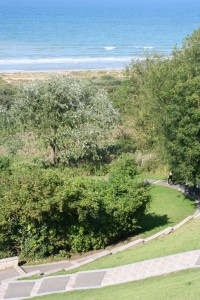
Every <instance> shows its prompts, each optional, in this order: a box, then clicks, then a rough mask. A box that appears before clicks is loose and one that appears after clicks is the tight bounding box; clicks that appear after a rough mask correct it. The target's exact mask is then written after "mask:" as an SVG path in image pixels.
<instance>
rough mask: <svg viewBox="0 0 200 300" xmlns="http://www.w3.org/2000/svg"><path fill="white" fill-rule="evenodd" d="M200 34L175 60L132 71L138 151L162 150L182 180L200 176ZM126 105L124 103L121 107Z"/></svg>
mask: <svg viewBox="0 0 200 300" xmlns="http://www.w3.org/2000/svg"><path fill="white" fill-rule="evenodd" d="M199 47H200V29H198V30H196V31H195V32H194V33H193V34H192V36H190V37H187V39H186V40H185V42H184V43H183V46H182V48H181V49H176V48H175V49H174V51H173V53H172V56H171V58H170V59H166V58H164V57H162V56H159V55H157V54H154V55H153V56H150V57H147V59H146V60H144V61H141V62H138V63H134V62H133V63H131V64H130V65H129V66H128V68H127V81H126V86H125V87H123V90H121V91H122V93H123V91H124V97H125V99H127V101H128V103H129V106H130V105H132V110H130V111H129V114H131V116H132V118H133V121H132V126H133V128H134V129H135V131H136V133H137V134H136V139H135V142H136V147H137V149H140V150H142V149H146V150H147V149H148V150H153V151H156V152H157V153H158V154H159V156H160V157H162V160H163V162H165V161H168V163H169V165H170V168H171V169H173V172H174V174H175V173H176V176H177V180H178V181H179V182H182V183H185V182H186V181H187V182H192V183H193V184H194V183H195V181H196V180H197V178H198V177H199V176H200V101H199V99H200V85H199V80H200V60H199ZM121 105H122V103H121Z"/></svg>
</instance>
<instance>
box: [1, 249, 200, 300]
mask: <svg viewBox="0 0 200 300" xmlns="http://www.w3.org/2000/svg"><path fill="white" fill-rule="evenodd" d="M197 267H198V268H199V267H200V250H195V251H189V252H185V253H180V254H176V255H170V256H166V257H161V258H156V259H151V260H146V261H142V262H137V263H133V264H128V265H124V266H120V267H116V268H110V269H104V270H95V271H87V272H80V273H77V274H72V275H62V276H55V277H46V278H42V279H38V280H32V281H30V280H27V281H18V282H17V281H9V282H5V281H4V282H2V284H1V287H0V299H22V298H24V297H25V298H29V297H33V296H41V295H45V294H50V293H56V292H66V291H73V290H79V289H91V288H99V287H104V286H108V285H115V284H119V283H125V282H129V281H136V280H140V279H145V278H149V277H153V276H158V275H163V274H168V273H171V272H175V271H180V270H186V269H190V268H197Z"/></svg>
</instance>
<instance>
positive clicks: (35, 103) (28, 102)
mask: <svg viewBox="0 0 200 300" xmlns="http://www.w3.org/2000/svg"><path fill="white" fill-rule="evenodd" d="M11 113H12V118H13V122H14V125H18V128H21V129H23V130H27V131H33V132H35V133H36V134H37V135H38V136H39V137H40V138H41V139H42V140H43V141H44V142H45V143H46V145H48V146H50V148H51V160H52V162H56V161H58V160H60V161H66V160H67V159H70V158H74V159H75V160H76V159H79V158H82V157H84V156H85V155H87V154H91V155H95V150H96V148H97V144H98V143H99V142H101V141H102V139H103V138H104V137H105V136H106V134H107V133H108V132H109V130H110V129H111V128H113V126H114V123H115V121H116V119H117V117H118V113H117V111H116V110H115V109H114V108H113V107H112V104H111V103H110V102H109V100H108V97H107V94H106V92H105V91H103V90H99V89H97V88H94V87H92V86H91V85H89V84H88V83H84V82H81V81H77V80H74V79H70V78H67V77H64V76H51V77H49V78H48V79H47V80H45V81H35V82H33V83H31V84H26V85H23V86H22V87H21V89H20V90H19V92H18V95H17V101H16V103H15V105H14V106H13V107H12V112H11Z"/></svg>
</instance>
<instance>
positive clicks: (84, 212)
mask: <svg viewBox="0 0 200 300" xmlns="http://www.w3.org/2000/svg"><path fill="white" fill-rule="evenodd" d="M137 173H138V172H137V168H136V164H135V161H134V159H133V157H132V156H128V155H126V156H122V157H121V158H119V159H118V161H117V162H116V163H115V164H114V165H113V166H112V168H111V172H110V177H109V179H108V180H92V179H89V178H82V177H78V176H76V177H73V174H72V173H71V172H69V173H68V172H67V171H66V172H65V171H64V170H63V171H61V170H60V169H56V168H54V169H51V168H48V169H43V168H39V167H38V166H34V165H32V166H27V167H26V166H24V167H22V166H21V167H20V168H15V169H13V170H12V172H11V173H10V174H8V173H5V176H2V177H1V178H0V184H1V187H2V188H1V191H0V199H1V200H0V245H1V247H0V255H1V256H3V255H4V254H5V253H11V254H12V255H16V254H17V255H20V256H21V258H31V257H35V258H39V257H45V256H49V255H59V253H68V252H69V251H75V252H77V251H78V252H84V251H88V250H92V249H100V248H103V247H105V246H106V245H108V244H109V243H112V242H114V241H116V240H118V239H120V238H123V237H126V236H128V235H130V234H132V233H133V232H134V231H135V230H136V229H137V228H138V227H139V221H140V218H141V217H142V216H143V214H144V212H145V209H146V207H147V205H148V203H149V201H150V196H149V188H148V185H145V184H144V183H143V182H142V181H141V180H140V179H138V176H137Z"/></svg>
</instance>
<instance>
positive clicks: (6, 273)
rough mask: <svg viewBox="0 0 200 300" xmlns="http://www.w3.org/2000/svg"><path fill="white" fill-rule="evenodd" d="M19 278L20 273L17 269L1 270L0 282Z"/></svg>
mask: <svg viewBox="0 0 200 300" xmlns="http://www.w3.org/2000/svg"><path fill="white" fill-rule="evenodd" d="M17 276H19V272H18V271H17V270H16V269H15V268H9V269H5V270H0V281H3V280H7V279H10V278H14V277H17Z"/></svg>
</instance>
